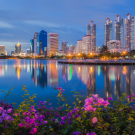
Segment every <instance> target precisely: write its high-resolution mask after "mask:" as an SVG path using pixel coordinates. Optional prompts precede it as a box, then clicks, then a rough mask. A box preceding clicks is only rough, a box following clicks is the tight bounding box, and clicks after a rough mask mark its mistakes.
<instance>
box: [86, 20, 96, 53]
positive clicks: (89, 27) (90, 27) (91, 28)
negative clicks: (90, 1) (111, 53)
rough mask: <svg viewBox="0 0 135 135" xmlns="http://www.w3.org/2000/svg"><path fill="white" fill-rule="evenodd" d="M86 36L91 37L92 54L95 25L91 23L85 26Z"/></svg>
mask: <svg viewBox="0 0 135 135" xmlns="http://www.w3.org/2000/svg"><path fill="white" fill-rule="evenodd" d="M87 35H91V43H92V52H95V51H96V24H93V21H91V22H90V24H88V25H87Z"/></svg>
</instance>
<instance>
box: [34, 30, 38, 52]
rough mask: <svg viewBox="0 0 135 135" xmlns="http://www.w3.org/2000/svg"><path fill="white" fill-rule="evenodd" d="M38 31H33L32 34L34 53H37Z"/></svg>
mask: <svg viewBox="0 0 135 135" xmlns="http://www.w3.org/2000/svg"><path fill="white" fill-rule="evenodd" d="M38 34H39V32H35V34H34V53H37V36H38Z"/></svg>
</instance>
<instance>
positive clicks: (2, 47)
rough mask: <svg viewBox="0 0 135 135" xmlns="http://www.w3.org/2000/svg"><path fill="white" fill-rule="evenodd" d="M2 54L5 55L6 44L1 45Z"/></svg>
mask: <svg viewBox="0 0 135 135" xmlns="http://www.w3.org/2000/svg"><path fill="white" fill-rule="evenodd" d="M0 55H5V46H4V45H0Z"/></svg>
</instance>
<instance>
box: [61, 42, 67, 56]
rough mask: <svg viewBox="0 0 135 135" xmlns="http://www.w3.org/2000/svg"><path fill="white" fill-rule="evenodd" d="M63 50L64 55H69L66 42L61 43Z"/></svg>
mask: <svg viewBox="0 0 135 135" xmlns="http://www.w3.org/2000/svg"><path fill="white" fill-rule="evenodd" d="M61 50H63V52H64V53H67V46H66V42H65V41H62V43H61Z"/></svg>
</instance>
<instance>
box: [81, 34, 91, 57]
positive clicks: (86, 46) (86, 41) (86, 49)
mask: <svg viewBox="0 0 135 135" xmlns="http://www.w3.org/2000/svg"><path fill="white" fill-rule="evenodd" d="M90 52H92V45H91V36H90V35H86V36H84V37H83V39H82V53H83V54H89V53H90Z"/></svg>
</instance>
